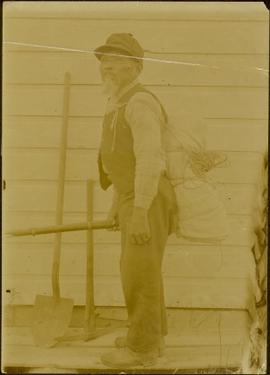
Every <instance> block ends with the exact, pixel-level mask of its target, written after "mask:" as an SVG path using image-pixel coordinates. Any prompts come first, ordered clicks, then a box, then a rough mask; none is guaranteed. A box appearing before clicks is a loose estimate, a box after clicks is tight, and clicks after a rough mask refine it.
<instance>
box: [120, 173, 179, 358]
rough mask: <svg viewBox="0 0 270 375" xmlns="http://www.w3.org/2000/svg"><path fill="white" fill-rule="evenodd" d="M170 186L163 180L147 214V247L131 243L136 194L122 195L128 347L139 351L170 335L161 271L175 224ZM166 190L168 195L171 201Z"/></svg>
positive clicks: (122, 256) (122, 260) (123, 277)
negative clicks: (128, 325) (149, 237)
mask: <svg viewBox="0 0 270 375" xmlns="http://www.w3.org/2000/svg"><path fill="white" fill-rule="evenodd" d="M168 184H169V182H168V181H167V180H162V181H161V184H160V185H161V189H160V190H159V193H158V194H157V196H156V197H155V199H154V201H153V203H152V205H151V207H150V209H149V211H148V219H149V225H150V231H151V240H150V242H149V243H147V244H145V245H134V244H132V243H131V242H130V237H129V228H130V219H131V215H132V210H133V205H134V195H133V194H129V195H121V196H120V205H119V220H120V228H121V238H122V252H121V260H120V269H121V279H122V287H123V292H124V297H125V302H126V306H127V311H128V318H129V323H130V327H129V330H128V335H127V345H128V347H129V348H130V349H132V350H134V351H137V352H147V351H152V350H154V349H156V348H157V347H158V345H159V340H160V338H161V336H165V335H166V334H167V321H166V309H165V303H164V293H163V283H162V272H161V268H162V259H163V255H164V250H165V245H166V241H167V238H168V235H169V233H170V228H171V225H172V206H171V204H170V199H171V201H172V200H173V199H174V195H173V194H174V193H173V191H172V188H171V186H170V185H168ZM164 191H166V192H167V193H169V195H170V197H169V199H168V194H164Z"/></svg>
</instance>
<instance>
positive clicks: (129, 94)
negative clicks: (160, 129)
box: [118, 83, 168, 122]
mask: <svg viewBox="0 0 270 375" xmlns="http://www.w3.org/2000/svg"><path fill="white" fill-rule="evenodd" d="M137 92H145V93H148V94H150V95H152V97H153V98H154V99H155V100H156V101H157V102H158V104H159V105H160V108H161V111H162V114H163V116H164V119H165V122H167V121H168V115H167V112H166V111H165V109H164V107H163V105H162V104H161V101H160V100H159V99H158V97H157V96H156V95H155V94H153V93H152V92H151V91H149V90H147V89H146V88H145V87H144V86H143V85H142V84H141V83H138V84H137V85H136V86H134V87H132V88H131V89H130V90H129V91H128V92H127V93H125V94H124V95H123V96H122V97H121V98H120V99H119V100H118V104H119V107H122V106H124V105H126V104H127V103H128V102H129V100H130V99H131V98H132V97H133V96H134V95H135V94H136V93H137Z"/></svg>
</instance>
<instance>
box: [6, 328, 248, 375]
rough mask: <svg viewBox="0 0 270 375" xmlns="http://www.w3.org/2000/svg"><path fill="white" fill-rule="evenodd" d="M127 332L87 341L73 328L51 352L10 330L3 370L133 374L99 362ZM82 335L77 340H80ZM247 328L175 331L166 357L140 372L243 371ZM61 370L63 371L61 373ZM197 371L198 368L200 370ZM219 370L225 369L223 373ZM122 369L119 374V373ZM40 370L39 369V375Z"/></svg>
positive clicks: (168, 340)
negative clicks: (69, 337) (238, 369)
mask: <svg viewBox="0 0 270 375" xmlns="http://www.w3.org/2000/svg"><path fill="white" fill-rule="evenodd" d="M125 332H126V328H116V329H115V330H114V331H113V332H111V333H108V334H106V335H103V336H101V337H98V338H96V339H93V340H90V341H87V342H85V341H84V340H83V339H82V337H80V335H82V334H83V330H82V329H81V328H70V329H68V331H67V335H69V336H70V335H71V336H73V335H74V336H75V338H73V339H68V338H67V340H65V341H62V342H60V343H58V344H57V345H56V346H55V347H53V348H39V347H36V346H35V345H34V343H33V339H32V336H31V333H30V329H29V328H27V327H6V328H5V332H4V345H3V348H4V349H3V352H2V366H3V367H4V368H5V369H6V371H7V372H9V368H13V369H14V368H17V369H18V368H19V369H20V373H22V372H24V371H29V369H30V371H33V370H31V369H34V368H36V369H37V368H39V369H44V370H45V369H47V370H48V369H49V370H50V373H57V372H58V373H59V371H61V372H63V371H62V370H63V369H66V371H65V373H70V371H71V373H76V372H77V373H87V372H88V373H94V372H95V373H98V372H100V373H102V372H103V373H105V371H106V373H108V372H109V371H112V372H118V373H119V372H121V371H122V372H125V373H126V371H128V372H129V373H131V372H132V370H127V369H118V370H109V369H108V368H106V367H105V366H104V365H103V364H102V363H101V361H100V355H101V354H102V353H104V352H106V351H108V350H111V349H112V348H113V342H114V339H115V337H117V336H121V335H125ZM77 335H78V336H77ZM246 335H247V334H246V330H244V329H243V328H242V329H241V328H240V329H238V330H237V329H223V330H216V329H208V330H198V329H193V330H192V329H188V330H187V329H186V330H183V329H182V330H181V332H180V331H177V330H176V331H175V332H171V333H170V334H169V335H168V336H167V338H166V352H165V355H164V356H163V357H162V358H160V359H159V361H158V363H157V364H156V365H155V366H153V367H151V368H147V369H143V368H137V369H136V371H137V373H138V372H141V373H146V372H152V373H162V372H163V373H164V372H167V373H174V374H176V373H180V372H182V371H183V370H189V371H191V372H190V373H205V372H206V371H207V369H209V372H210V373H225V371H224V369H227V371H228V372H234V371H233V369H237V368H239V366H240V365H241V359H242V354H243V348H244V344H245V342H246V339H247V336H246ZM61 369H62V370H61ZM193 369H197V370H196V372H195V371H194V370H193ZM217 369H223V370H222V372H219V371H218V370H217ZM119 370H120V371H119ZM41 371H42V370H39V372H41Z"/></svg>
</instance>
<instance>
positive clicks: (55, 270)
mask: <svg viewBox="0 0 270 375" xmlns="http://www.w3.org/2000/svg"><path fill="white" fill-rule="evenodd" d="M69 97H70V73H68V72H66V73H65V78H64V99H63V116H62V131H61V144H60V153H59V166H58V168H59V170H58V187H57V200H56V218H55V219H56V225H61V224H62V223H63V207H64V185H65V172H66V150H67V134H68V115H69ZM61 238H62V233H61V232H59V233H56V234H55V238H54V252H53V266H52V290H53V296H54V297H55V298H57V299H59V298H60V286H59V267H60V252H61Z"/></svg>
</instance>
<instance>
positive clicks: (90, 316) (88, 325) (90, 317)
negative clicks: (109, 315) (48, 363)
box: [84, 180, 96, 340]
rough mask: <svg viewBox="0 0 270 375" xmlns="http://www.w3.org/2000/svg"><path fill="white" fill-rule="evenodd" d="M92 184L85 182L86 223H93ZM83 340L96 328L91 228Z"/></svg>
mask: <svg viewBox="0 0 270 375" xmlns="http://www.w3.org/2000/svg"><path fill="white" fill-rule="evenodd" d="M93 190H94V182H93V181H91V180H88V181H87V221H88V222H92V221H93V209H94V207H93V206H94V199H93V197H94V192H93ZM84 319H85V325H84V328H85V340H89V339H90V337H91V335H93V332H94V331H95V328H96V322H95V302H94V237H93V230H92V228H91V227H89V228H88V230H87V248H86V301H85V318H84Z"/></svg>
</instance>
